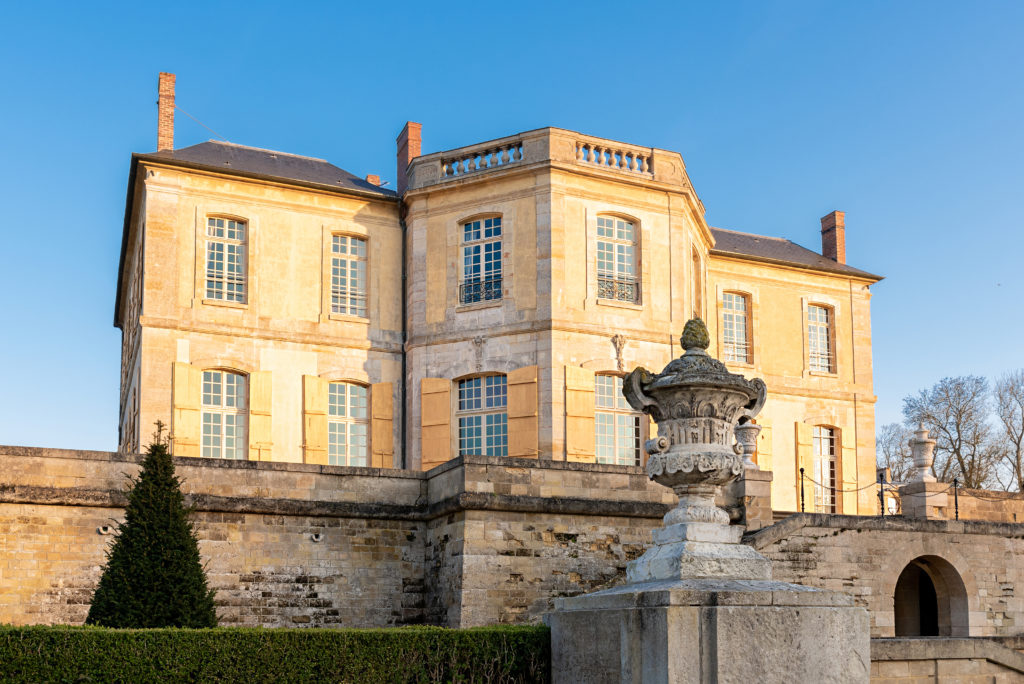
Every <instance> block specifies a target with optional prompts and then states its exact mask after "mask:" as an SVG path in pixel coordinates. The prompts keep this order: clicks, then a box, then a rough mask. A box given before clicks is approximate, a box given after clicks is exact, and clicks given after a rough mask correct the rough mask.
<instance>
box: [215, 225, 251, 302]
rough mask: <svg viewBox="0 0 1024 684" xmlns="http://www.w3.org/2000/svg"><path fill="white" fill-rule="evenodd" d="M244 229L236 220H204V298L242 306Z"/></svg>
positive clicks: (243, 298)
mask: <svg viewBox="0 0 1024 684" xmlns="http://www.w3.org/2000/svg"><path fill="white" fill-rule="evenodd" d="M247 233H248V230H247V226H246V223H245V221H241V220H238V219H229V218H219V217H216V216H210V217H209V218H207V219H206V298H207V299H218V300H221V301H225V302H236V303H239V304H244V303H245V297H246V291H245V290H246V261H247V260H246V240H247Z"/></svg>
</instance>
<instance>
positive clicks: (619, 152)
mask: <svg viewBox="0 0 1024 684" xmlns="http://www.w3.org/2000/svg"><path fill="white" fill-rule="evenodd" d="M576 161H577V162H579V163H581V164H588V165H592V166H598V167H601V168H604V169H607V170H610V171H622V172H625V173H635V174H641V175H645V176H648V177H651V176H653V175H654V173H653V171H652V170H651V149H650V148H644V147H635V146H633V145H624V144H622V143H615V142H612V141H610V140H603V139H601V138H580V139H579V140H577V141H576Z"/></svg>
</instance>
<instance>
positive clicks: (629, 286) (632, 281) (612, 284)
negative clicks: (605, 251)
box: [597, 275, 640, 304]
mask: <svg viewBox="0 0 1024 684" xmlns="http://www.w3.org/2000/svg"><path fill="white" fill-rule="evenodd" d="M597 298H598V299H615V300H617V301H620V302H630V303H632V304H638V303H639V302H640V281H638V280H637V279H636V278H632V277H628V276H627V277H624V276H605V275H598V276H597Z"/></svg>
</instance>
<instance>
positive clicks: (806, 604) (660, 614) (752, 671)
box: [545, 580, 871, 684]
mask: <svg viewBox="0 0 1024 684" xmlns="http://www.w3.org/2000/svg"><path fill="white" fill-rule="evenodd" d="M545 622H546V623H547V624H548V625H549V626H550V627H551V645H552V675H553V679H554V681H555V682H556V684H557V683H559V682H566V683H568V682H573V683H575V682H587V683H592V684H599V683H603V682H609V683H612V682H615V683H618V682H630V683H632V682H637V683H640V682H644V683H646V682H659V683H661V682H664V683H666V684H667V683H669V682H671V683H677V682H678V683H680V684H689V683H691V682H692V683H693V684H704V683H706V682H721V683H723V684H725V683H728V682H740V683H744V682H758V683H759V684H760V683H763V684H772V683H775V682H777V683H778V684H794V683H795V682H867V681H868V676H869V673H870V665H871V661H870V638H869V624H868V613H867V610H865V609H864V608H859V607H857V606H855V605H854V603H853V598H852V597H850V596H847V595H845V594H840V593H836V592H830V591H822V590H817V589H811V588H808V587H802V586H798V585H793V584H786V583H784V582H775V581H771V580H738V581H727V580H726V581H723V580H678V581H662V582H647V583H643V584H628V585H625V586H622V587H617V588H614V589H608V590H605V591H601V592H597V593H594V594H587V595H585V596H577V597H573V598H564V599H559V600H557V601H556V602H555V611H554V612H553V613H549V614H548V615H546V616H545Z"/></svg>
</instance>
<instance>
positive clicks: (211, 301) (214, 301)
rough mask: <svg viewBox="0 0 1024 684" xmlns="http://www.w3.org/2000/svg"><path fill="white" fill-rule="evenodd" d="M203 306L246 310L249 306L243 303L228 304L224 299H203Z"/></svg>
mask: <svg viewBox="0 0 1024 684" xmlns="http://www.w3.org/2000/svg"><path fill="white" fill-rule="evenodd" d="M203 306H223V307H225V308H228V309H248V308H249V305H248V304H247V303H245V302H229V301H228V300H226V299H207V298H205V297H204V298H203Z"/></svg>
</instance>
